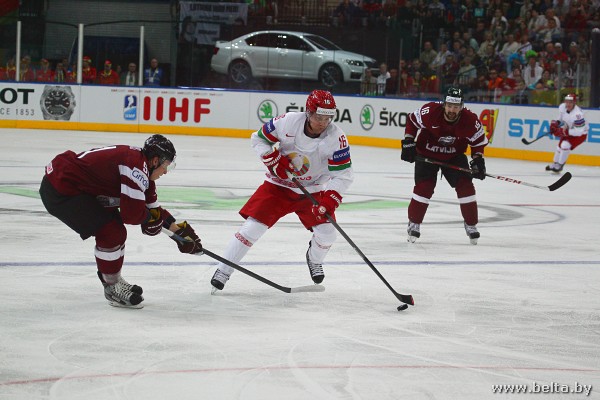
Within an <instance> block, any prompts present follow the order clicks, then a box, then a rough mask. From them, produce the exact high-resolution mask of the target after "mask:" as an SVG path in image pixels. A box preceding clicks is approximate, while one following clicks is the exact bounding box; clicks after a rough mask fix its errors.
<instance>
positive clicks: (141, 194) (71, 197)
mask: <svg viewBox="0 0 600 400" xmlns="http://www.w3.org/2000/svg"><path fill="white" fill-rule="evenodd" d="M175 155H176V154H175V147H174V146H173V144H172V143H171V141H170V140H169V139H167V138H165V137H164V136H162V135H153V136H151V137H149V138H148V139H147V140H146V142H145V143H144V147H143V148H139V147H132V146H127V145H115V146H107V147H101V148H96V149H92V150H88V151H84V152H82V153H79V154H75V153H74V152H73V151H70V150H68V151H66V152H64V153H62V154H59V155H57V156H56V157H55V158H54V159H53V160H52V161H51V162H50V163H49V164H48V165H47V166H46V173H45V175H44V177H43V179H42V183H41V185H40V197H41V199H42V202H43V203H44V206H45V207H46V210H48V212H49V213H50V214H52V215H53V216H55V217H56V218H58V219H59V220H61V221H62V222H63V223H65V224H66V225H67V226H68V227H69V228H71V229H73V230H74V231H75V232H77V233H79V235H80V236H81V238H82V239H83V240H85V239H87V238H89V237H90V236H95V238H96V247H95V251H94V253H95V256H96V265H97V267H98V277H99V278H100V281H101V282H102V285H103V287H104V296H105V297H106V299H107V300H108V302H109V303H110V305H112V306H115V307H129V308H142V307H143V304H141V303H142V301H144V298H143V297H142V292H143V290H142V288H141V287H140V286H138V285H132V284H129V283H128V282H127V281H125V279H123V277H122V276H121V268H122V266H123V257H124V255H125V240H126V238H127V230H126V228H125V225H124V224H129V225H141V229H142V233H144V234H146V235H150V236H154V235H158V234H159V233H161V230H162V227H163V225H164V226H167V227H169V229H170V230H171V231H173V232H175V233H177V234H178V235H180V236H182V237H185V238H188V239H189V241H188V242H185V243H180V242H177V246H178V247H179V250H180V251H181V252H182V253H192V254H194V253H200V252H202V244H201V243H200V238H199V237H198V235H196V233H195V232H194V230H193V229H192V227H191V226H190V225H189V224H188V223H187V222H186V221H183V222H181V223H178V224H177V223H176V222H175V218H174V217H173V216H172V215H171V214H170V213H169V212H168V211H167V210H165V209H164V208H162V207H161V206H160V204H159V202H158V198H157V195H156V185H155V181H156V180H157V179H159V178H160V177H161V176H162V175H164V174H166V173H167V172H169V171H171V170H172V169H173V168H174V167H175Z"/></svg>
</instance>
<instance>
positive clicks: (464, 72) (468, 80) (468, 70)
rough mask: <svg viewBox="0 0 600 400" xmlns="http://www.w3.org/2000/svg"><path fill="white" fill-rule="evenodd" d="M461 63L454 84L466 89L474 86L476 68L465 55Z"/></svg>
mask: <svg viewBox="0 0 600 400" xmlns="http://www.w3.org/2000/svg"><path fill="white" fill-rule="evenodd" d="M461 64H462V65H461V67H460V68H459V70H458V76H457V77H456V82H455V84H456V85H458V86H459V87H460V88H461V89H463V90H465V91H468V90H470V89H471V88H473V87H474V86H475V80H476V79H477V68H475V66H474V65H473V64H471V57H465V58H464V60H463V62H462V63H461Z"/></svg>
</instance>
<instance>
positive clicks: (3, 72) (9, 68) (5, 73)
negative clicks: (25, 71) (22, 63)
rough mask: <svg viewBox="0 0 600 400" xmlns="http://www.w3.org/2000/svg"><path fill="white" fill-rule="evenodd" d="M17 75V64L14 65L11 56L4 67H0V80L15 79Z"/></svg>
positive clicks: (13, 59)
mask: <svg viewBox="0 0 600 400" xmlns="http://www.w3.org/2000/svg"><path fill="white" fill-rule="evenodd" d="M16 76H17V66H16V65H15V58H14V57H11V58H9V59H8V61H7V62H6V67H4V68H2V69H0V81H13V82H14V81H15V78H16Z"/></svg>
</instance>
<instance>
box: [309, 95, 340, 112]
mask: <svg viewBox="0 0 600 400" xmlns="http://www.w3.org/2000/svg"><path fill="white" fill-rule="evenodd" d="M335 109H336V105H335V100H334V98H333V95H332V94H331V92H328V91H327V90H313V91H312V92H310V94H309V95H308V98H307V99H306V112H308V113H316V114H320V115H327V116H330V117H335Z"/></svg>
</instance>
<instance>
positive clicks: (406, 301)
mask: <svg viewBox="0 0 600 400" xmlns="http://www.w3.org/2000/svg"><path fill="white" fill-rule="evenodd" d="M289 177H290V179H291V180H292V181H293V182H294V183H295V184H296V186H298V189H300V190H301V191H302V193H304V194H305V195H306V196H307V197H308V198H309V199H310V201H312V203H313V204H314V205H315V206H318V205H319V202H318V201H317V199H315V197H314V196H313V195H312V194H310V193H309V192H308V190H306V188H305V187H304V185H302V184H301V183H300V181H298V179H296V177H295V176H292V175H291V174H289ZM325 217H327V220H328V221H329V222H331V224H332V225H333V226H334V227H335V229H337V231H338V232H339V233H340V234H341V235H342V236H343V237H344V239H346V241H347V242H348V243H349V244H350V246H352V248H353V249H354V250H355V251H356V252H357V253H358V255H359V256H361V258H362V259H363V260H364V262H365V263H367V265H368V266H369V267H371V269H372V270H373V272H375V274H376V275H377V276H378V277H379V279H381V280H382V281H383V283H385V286H387V287H388V289H390V290H391V292H392V293H394V296H396V298H397V299H398V300H400V301H401V302H403V303H404V304H402V305H400V306H398V311H402V310H406V309H407V308H408V306H407V304H409V305H411V306H414V305H415V301H414V299H413V297H412V296H411V295H410V294H400V293H398V292H396V291H395V290H394V288H393V287H392V286H391V285H390V284H389V283H388V281H386V280H385V278H384V277H383V275H381V273H380V272H379V271H378V270H377V268H375V266H374V265H373V263H372V262H371V261H369V259H368V258H367V256H365V255H364V253H363V252H362V251H360V249H359V248H358V246H357V245H356V244H354V242H353V241H352V239H350V237H349V236H348V235H346V232H344V230H343V229H342V228H341V227H340V226H339V225H338V223H337V222H335V220H334V219H333V218H332V217H331V215H329V214H328V213H325Z"/></svg>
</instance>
